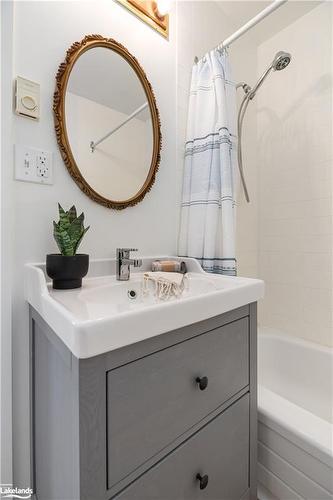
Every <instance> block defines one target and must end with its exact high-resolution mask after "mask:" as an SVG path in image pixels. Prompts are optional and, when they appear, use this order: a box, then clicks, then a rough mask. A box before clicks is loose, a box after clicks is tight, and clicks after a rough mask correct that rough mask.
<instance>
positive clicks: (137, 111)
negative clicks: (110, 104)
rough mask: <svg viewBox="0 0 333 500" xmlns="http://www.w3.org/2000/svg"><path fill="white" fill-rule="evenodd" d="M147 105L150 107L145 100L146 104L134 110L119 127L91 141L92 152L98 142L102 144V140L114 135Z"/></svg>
mask: <svg viewBox="0 0 333 500" xmlns="http://www.w3.org/2000/svg"><path fill="white" fill-rule="evenodd" d="M147 107H148V102H145V103H144V104H142V105H141V106H139V107H138V108H137V109H136V110H135V111H133V113H132V114H130V115H129V116H128V117H127V118H126V119H125V120H124V121H123V122H122V123H120V124H119V125H117V127H115V128H113V129H112V130H111V131H110V132H108V133H107V134H106V135H104V136H103V137H101V139H99V140H98V141H96V142H94V141H91V143H90V149H91V152H92V153H93V152H94V151H95V148H96V146H98V144H100V143H101V142H103V141H105V139H107V138H108V137H110V135H112V134H114V133H115V132H117V130H119V129H120V128H121V127H123V126H124V125H126V123H128V122H129V121H131V120H132V119H133V118H135V117H136V116H137V115H138V114H139V113H141V111H143V110H144V109H146V108H147Z"/></svg>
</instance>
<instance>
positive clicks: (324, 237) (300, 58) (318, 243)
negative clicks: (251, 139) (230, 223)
mask: <svg viewBox="0 0 333 500" xmlns="http://www.w3.org/2000/svg"><path fill="white" fill-rule="evenodd" d="M331 40H332V4H331V2H325V3H323V4H320V5H319V6H318V7H316V8H315V9H314V10H312V11H311V12H309V13H308V14H306V15H304V16H303V17H301V18H300V19H299V20H297V21H296V22H294V23H293V24H291V25H290V26H289V27H287V28H285V29H283V30H282V31H280V32H279V33H278V34H276V35H274V36H273V37H272V38H270V39H269V40H267V41H266V42H264V43H262V44H261V45H260V47H259V50H258V65H259V66H260V67H262V68H264V67H265V66H266V65H267V64H268V63H269V62H270V60H271V59H272V56H273V55H274V54H275V52H277V51H278V50H287V51H289V52H291V54H292V62H291V64H290V66H288V68H287V69H285V70H284V71H282V72H279V73H278V72H276V73H274V74H273V75H272V76H271V78H270V82H269V84H268V83H267V84H265V85H264V86H263V87H262V88H261V90H260V92H259V93H258V160H259V178H260V188H259V192H260V212H259V214H260V228H259V234H260V239H259V273H260V277H261V278H263V279H264V280H265V282H266V295H265V299H264V301H263V304H262V307H261V308H260V312H261V314H260V322H261V324H262V325H264V326H266V327H270V328H274V329H278V330H281V331H282V332H285V333H287V334H290V335H295V336H298V337H302V338H305V339H308V340H312V341H314V342H318V343H321V344H324V345H333V339H332V330H333V329H332V165H333V154H332V122H333V119H332V76H333V73H332V43H331Z"/></svg>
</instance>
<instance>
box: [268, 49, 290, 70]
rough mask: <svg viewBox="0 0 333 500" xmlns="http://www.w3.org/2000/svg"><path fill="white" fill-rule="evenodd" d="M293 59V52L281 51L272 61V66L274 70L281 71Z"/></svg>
mask: <svg viewBox="0 0 333 500" xmlns="http://www.w3.org/2000/svg"><path fill="white" fill-rule="evenodd" d="M290 61H291V54H289V53H288V52H283V51H280V52H278V53H277V54H276V55H275V57H274V59H273V62H272V67H273V69H274V71H281V70H282V69H284V68H286V67H287V66H288V64H289V63H290Z"/></svg>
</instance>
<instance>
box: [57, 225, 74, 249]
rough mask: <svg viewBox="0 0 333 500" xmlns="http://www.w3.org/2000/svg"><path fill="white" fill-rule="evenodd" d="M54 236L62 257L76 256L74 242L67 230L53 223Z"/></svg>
mask: <svg viewBox="0 0 333 500" xmlns="http://www.w3.org/2000/svg"><path fill="white" fill-rule="evenodd" d="M53 235H54V239H55V241H56V243H57V245H58V248H59V250H60V253H61V254H62V255H74V248H73V244H72V241H71V239H70V237H69V235H68V233H67V231H66V230H64V229H62V228H61V227H60V226H59V224H56V222H54V221H53Z"/></svg>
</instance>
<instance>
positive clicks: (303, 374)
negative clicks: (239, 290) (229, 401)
mask: <svg viewBox="0 0 333 500" xmlns="http://www.w3.org/2000/svg"><path fill="white" fill-rule="evenodd" d="M258 383H259V388H258V416H259V424H258V461H259V465H258V478H259V491H258V497H259V499H260V500H267V499H274V498H278V499H281V500H292V499H297V500H299V499H307V500H326V499H333V425H332V422H333V350H332V349H330V348H326V347H320V346H318V345H317V344H313V343H311V342H306V341H303V340H298V339H293V338H290V337H287V336H283V335H279V334H276V333H272V332H270V333H267V332H266V331H265V330H262V333H260V334H259V339H258Z"/></svg>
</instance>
